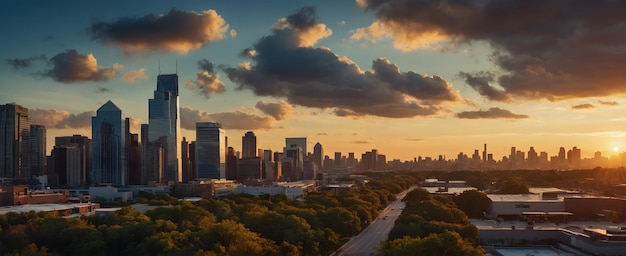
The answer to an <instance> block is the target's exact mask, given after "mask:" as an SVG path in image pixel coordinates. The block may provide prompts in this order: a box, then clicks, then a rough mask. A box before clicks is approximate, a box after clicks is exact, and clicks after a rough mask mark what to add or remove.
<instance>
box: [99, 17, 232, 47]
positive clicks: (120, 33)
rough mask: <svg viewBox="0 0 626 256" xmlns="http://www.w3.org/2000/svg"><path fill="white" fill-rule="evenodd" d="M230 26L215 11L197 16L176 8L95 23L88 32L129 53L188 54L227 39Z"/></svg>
mask: <svg viewBox="0 0 626 256" xmlns="http://www.w3.org/2000/svg"><path fill="white" fill-rule="evenodd" d="M228 27H229V25H228V24H227V23H226V21H225V20H224V18H222V16H220V15H219V14H218V13H217V12H216V11H215V10H206V11H204V12H202V13H196V12H193V11H192V12H185V11H181V10H177V9H175V8H173V9H171V10H170V12H169V13H167V14H148V15H146V16H143V17H141V18H137V17H123V18H119V19H118V20H115V21H112V22H102V21H98V22H94V23H93V24H91V26H90V28H89V30H90V32H91V33H92V35H93V38H94V39H96V40H99V41H101V42H103V43H105V44H111V45H114V46H118V47H121V48H123V49H124V50H125V51H126V52H127V53H131V52H140V51H148V50H156V51H165V52H170V51H178V52H180V53H182V54H187V52H189V51H190V50H194V49H199V48H202V47H204V46H205V45H207V44H208V43H211V42H214V41H217V40H221V39H224V38H225V37H226V34H227V33H228V31H229V30H228ZM233 31H234V30H233ZM232 33H233V32H231V35H232Z"/></svg>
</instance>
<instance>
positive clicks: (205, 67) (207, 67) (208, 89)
mask: <svg viewBox="0 0 626 256" xmlns="http://www.w3.org/2000/svg"><path fill="white" fill-rule="evenodd" d="M198 68H200V72H198V73H196V80H195V81H191V80H189V81H187V82H186V83H185V87H187V89H189V90H192V91H195V92H196V93H198V94H201V95H202V96H204V97H205V98H207V99H208V98H209V97H210V96H211V94H213V93H223V92H224V91H225V86H224V83H223V82H222V81H221V80H220V75H219V74H215V73H214V68H213V63H211V62H210V61H208V60H206V59H202V60H199V61H198Z"/></svg>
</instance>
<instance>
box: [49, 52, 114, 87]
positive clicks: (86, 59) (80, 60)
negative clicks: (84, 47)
mask: <svg viewBox="0 0 626 256" xmlns="http://www.w3.org/2000/svg"><path fill="white" fill-rule="evenodd" d="M48 63H49V64H51V65H52V69H48V70H45V71H43V72H41V73H38V74H37V75H38V76H40V77H49V78H52V79H54V80H55V81H57V82H61V83H76V82H86V81H95V82H100V81H107V80H109V79H111V78H113V77H114V76H115V72H116V71H117V70H120V69H122V68H123V66H122V65H120V64H113V65H111V66H98V61H97V60H96V57H94V56H93V54H91V53H89V54H85V55H83V54H80V53H78V52H77V51H76V50H74V49H70V50H66V51H65V52H62V53H59V54H57V55H55V56H54V57H52V58H51V59H50V60H49V61H48Z"/></svg>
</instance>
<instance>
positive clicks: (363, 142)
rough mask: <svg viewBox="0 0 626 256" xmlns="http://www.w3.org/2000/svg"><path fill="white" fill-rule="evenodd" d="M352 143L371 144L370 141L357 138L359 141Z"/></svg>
mask: <svg viewBox="0 0 626 256" xmlns="http://www.w3.org/2000/svg"><path fill="white" fill-rule="evenodd" d="M352 143H354V144H369V143H370V142H369V141H365V140H357V141H353V142H352Z"/></svg>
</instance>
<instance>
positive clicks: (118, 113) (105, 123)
mask: <svg viewBox="0 0 626 256" xmlns="http://www.w3.org/2000/svg"><path fill="white" fill-rule="evenodd" d="M123 123H124V122H123V121H122V110H121V109H120V108H118V107H117V106H116V105H115V104H113V102H111V101H107V103H105V104H104V105H102V107H100V108H99V109H98V111H96V116H94V117H92V119H91V131H92V136H91V138H92V143H93V144H92V145H93V148H92V153H93V159H92V168H91V182H92V183H97V184H112V185H114V186H126V185H127V181H128V174H127V172H126V167H127V164H126V158H125V155H126V151H125V148H126V147H125V146H124V145H125V137H126V136H124V127H123Z"/></svg>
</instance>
